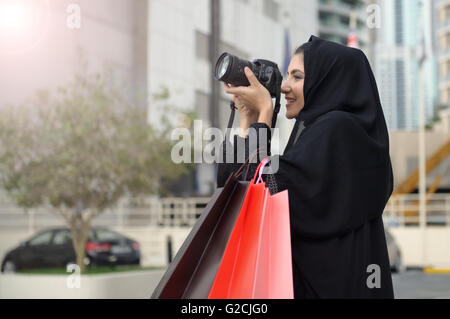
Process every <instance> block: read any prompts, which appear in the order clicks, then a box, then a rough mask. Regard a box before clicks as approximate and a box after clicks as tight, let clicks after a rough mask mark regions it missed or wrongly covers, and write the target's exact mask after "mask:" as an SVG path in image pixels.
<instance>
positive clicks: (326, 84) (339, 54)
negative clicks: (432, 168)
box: [288, 36, 389, 153]
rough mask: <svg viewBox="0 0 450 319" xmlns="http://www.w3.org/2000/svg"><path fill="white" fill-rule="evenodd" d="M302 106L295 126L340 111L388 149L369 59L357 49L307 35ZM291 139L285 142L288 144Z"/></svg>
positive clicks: (387, 139)
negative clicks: (303, 104) (347, 114)
mask: <svg viewBox="0 0 450 319" xmlns="http://www.w3.org/2000/svg"><path fill="white" fill-rule="evenodd" d="M303 55H304V67H305V74H306V77H305V84H304V88H303V91H304V97H305V106H304V108H303V109H302V111H301V112H300V113H299V115H298V116H297V119H296V120H297V122H298V123H296V125H295V126H294V130H293V132H292V135H291V137H292V136H296V135H297V133H298V131H297V129H296V127H297V126H298V124H299V123H301V122H303V124H304V125H305V126H308V125H309V124H311V123H312V122H314V121H315V120H316V119H317V118H318V117H319V116H321V115H323V114H325V113H328V112H330V111H338V110H339V111H344V112H347V113H349V114H351V116H352V117H353V118H354V119H355V121H357V122H358V123H359V125H361V126H362V127H363V128H364V130H365V131H366V132H367V134H368V135H369V136H370V138H372V139H373V140H374V141H375V142H376V143H377V144H378V145H379V147H380V149H382V151H383V152H384V153H386V152H388V151H389V137H388V131H387V127H386V121H385V118H384V115H383V110H382V107H381V102H380V97H379V94H378V89H377V85H376V82H375V78H374V76H373V73H372V70H371V67H370V64H369V61H368V60H367V58H366V56H365V55H364V53H363V52H362V51H361V50H358V49H354V48H350V47H346V46H343V45H340V44H337V43H334V42H330V41H326V40H323V39H320V38H318V37H316V36H311V37H310V39H309V41H308V42H307V43H306V44H305V45H304V52H303ZM292 144H293V140H292V141H291V139H290V143H288V145H289V147H290V146H291V145H292Z"/></svg>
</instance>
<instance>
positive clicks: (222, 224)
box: [152, 174, 249, 299]
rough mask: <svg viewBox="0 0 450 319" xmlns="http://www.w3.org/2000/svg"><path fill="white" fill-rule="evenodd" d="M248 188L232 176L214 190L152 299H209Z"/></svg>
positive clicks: (236, 177) (234, 175) (246, 184)
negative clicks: (222, 185)
mask: <svg viewBox="0 0 450 319" xmlns="http://www.w3.org/2000/svg"><path fill="white" fill-rule="evenodd" d="M248 186H249V183H248V182H241V181H239V180H238V174H232V175H231V176H230V177H229V178H228V180H227V182H226V183H225V185H224V187H222V188H218V189H217V190H216V192H215V193H214V195H213V196H212V198H211V200H210V201H209V203H208V205H207V206H206V207H205V209H204V210H203V212H202V214H201V215H200V217H199V219H198V220H197V222H196V223H195V225H194V227H193V228H192V230H191V232H190V233H189V235H188V236H187V238H186V240H185V241H184V243H183V245H182V246H181V248H180V249H179V250H178V252H177V254H176V256H175V258H174V260H173V261H172V262H171V263H170V265H169V267H168V269H167V271H166V272H165V274H164V275H163V277H162V279H161V280H160V282H159V284H158V286H157V287H156V288H155V290H154V292H153V294H152V298H160V299H168V298H176V299H180V298H188V299H205V298H207V297H208V293H209V291H210V289H211V286H212V284H213V282H214V279H215V276H216V273H217V270H218V268H219V266H220V262H221V260H222V257H223V254H224V252H225V248H226V246H227V243H228V239H229V237H230V235H231V232H232V230H233V227H234V224H235V222H236V220H237V217H238V215H239V211H240V209H241V206H242V203H243V200H244V198H245V194H246V192H247V189H248Z"/></svg>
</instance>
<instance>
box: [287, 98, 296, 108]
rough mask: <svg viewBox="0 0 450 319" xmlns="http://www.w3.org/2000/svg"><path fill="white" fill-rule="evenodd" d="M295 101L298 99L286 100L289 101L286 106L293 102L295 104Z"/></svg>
mask: <svg viewBox="0 0 450 319" xmlns="http://www.w3.org/2000/svg"><path fill="white" fill-rule="evenodd" d="M295 101H296V100H290V99H288V100H286V102H287V103H286V107H287V106H290V105H292V104H294V103H295Z"/></svg>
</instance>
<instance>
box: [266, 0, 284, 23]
mask: <svg viewBox="0 0 450 319" xmlns="http://www.w3.org/2000/svg"><path fill="white" fill-rule="evenodd" d="M279 10H280V8H279V4H278V3H276V2H275V1H274V0H264V14H265V15H266V16H267V17H269V18H271V19H272V20H275V21H278V17H279Z"/></svg>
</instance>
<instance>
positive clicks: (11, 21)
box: [0, 1, 34, 32]
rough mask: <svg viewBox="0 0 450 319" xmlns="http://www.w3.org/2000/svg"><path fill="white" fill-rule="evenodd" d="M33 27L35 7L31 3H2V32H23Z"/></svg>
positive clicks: (0, 23)
mask: <svg viewBox="0 0 450 319" xmlns="http://www.w3.org/2000/svg"><path fill="white" fill-rule="evenodd" d="M33 25H34V13H33V7H32V6H30V5H29V3H26V2H24V1H2V2H0V29H1V30H2V31H7V32H17V31H23V30H24V29H27V28H31V27H33Z"/></svg>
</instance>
